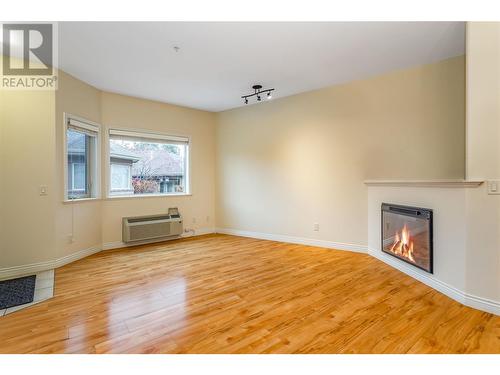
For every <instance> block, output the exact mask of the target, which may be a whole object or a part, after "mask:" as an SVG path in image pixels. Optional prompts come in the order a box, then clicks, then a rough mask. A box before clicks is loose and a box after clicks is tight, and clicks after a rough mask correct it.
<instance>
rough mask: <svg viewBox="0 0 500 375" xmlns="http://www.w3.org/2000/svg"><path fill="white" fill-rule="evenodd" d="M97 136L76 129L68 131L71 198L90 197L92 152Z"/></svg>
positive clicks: (69, 188) (67, 144) (68, 168)
mask: <svg viewBox="0 0 500 375" xmlns="http://www.w3.org/2000/svg"><path fill="white" fill-rule="evenodd" d="M95 141H96V138H95V136H92V135H89V134H86V133H85V132H83V131H82V132H80V131H77V130H74V129H67V131H66V149H67V170H68V181H67V184H68V185H67V186H68V191H67V196H68V198H70V199H75V198H87V197H90V196H91V194H90V187H89V185H90V181H91V179H90V176H91V169H92V168H93V167H94V166H93V159H94V157H93V156H92V152H94V150H95V144H96V143H95Z"/></svg>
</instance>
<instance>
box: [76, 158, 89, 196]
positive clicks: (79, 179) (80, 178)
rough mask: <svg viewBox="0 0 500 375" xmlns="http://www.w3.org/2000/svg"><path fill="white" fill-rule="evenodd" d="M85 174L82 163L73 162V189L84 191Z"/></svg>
mask: <svg viewBox="0 0 500 375" xmlns="http://www.w3.org/2000/svg"><path fill="white" fill-rule="evenodd" d="M86 175H87V174H86V167H85V164H84V163H75V164H73V190H79V191H85V186H86V183H85V181H86Z"/></svg>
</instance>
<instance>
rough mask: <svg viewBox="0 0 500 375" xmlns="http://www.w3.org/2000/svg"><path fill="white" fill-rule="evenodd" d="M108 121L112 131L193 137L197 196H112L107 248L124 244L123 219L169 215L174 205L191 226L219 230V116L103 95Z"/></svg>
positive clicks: (106, 205)
mask: <svg viewBox="0 0 500 375" xmlns="http://www.w3.org/2000/svg"><path fill="white" fill-rule="evenodd" d="M102 123H103V124H104V125H105V126H106V127H107V128H115V129H144V130H149V131H157V132H161V133H165V134H172V135H186V136H189V137H190V138H191V143H190V161H191V163H190V172H191V173H190V177H191V184H190V185H191V194H192V195H190V196H179V197H173V196H170V197H169V196H167V197H148V198H135V197H134V198H111V199H107V200H105V201H103V215H102V233H103V243H104V244H108V243H114V242H117V241H118V242H119V241H121V219H122V217H124V216H134V215H147V214H151V213H159V212H160V213H161V212H166V211H167V209H168V208H169V207H175V206H177V207H179V210H180V212H181V213H182V214H183V216H184V227H185V228H191V229H198V230H199V229H213V228H214V224H215V172H214V168H215V136H214V134H215V114H214V113H211V112H205V111H198V110H194V109H189V108H185V107H179V106H174V105H169V104H164V103H159V102H153V101H149V100H143V99H137V98H131V97H127V96H122V95H117V94H110V93H102ZM104 151H105V150H104V149H103V155H104Z"/></svg>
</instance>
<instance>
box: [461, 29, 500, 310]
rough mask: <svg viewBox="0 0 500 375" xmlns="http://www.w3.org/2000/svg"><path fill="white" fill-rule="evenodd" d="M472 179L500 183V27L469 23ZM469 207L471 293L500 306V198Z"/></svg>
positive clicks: (474, 195)
mask: <svg viewBox="0 0 500 375" xmlns="http://www.w3.org/2000/svg"><path fill="white" fill-rule="evenodd" d="M467 175H468V178H470V179H479V180H483V179H497V180H500V23H486V22H470V23H468V24H467ZM466 204H467V249H468V251H467V276H466V280H467V286H466V289H467V292H469V293H471V294H475V295H479V296H481V297H484V298H490V299H495V300H497V301H500V195H488V194H487V191H486V186H482V187H481V188H480V189H473V190H469V191H467V196H466Z"/></svg>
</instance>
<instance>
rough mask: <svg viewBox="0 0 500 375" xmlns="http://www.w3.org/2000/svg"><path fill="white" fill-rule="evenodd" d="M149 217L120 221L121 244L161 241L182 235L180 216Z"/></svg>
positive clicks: (129, 218)
mask: <svg viewBox="0 0 500 375" xmlns="http://www.w3.org/2000/svg"><path fill="white" fill-rule="evenodd" d="M175 216H177V217H172V216H171V215H165V214H162V215H150V216H136V217H124V218H123V221H122V227H123V235H122V237H123V242H125V243H128V242H134V241H145V240H154V239H162V238H164V237H170V236H179V235H181V234H182V231H183V226H182V218H181V217H180V215H175Z"/></svg>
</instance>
